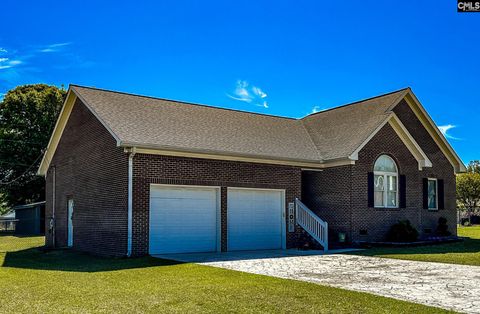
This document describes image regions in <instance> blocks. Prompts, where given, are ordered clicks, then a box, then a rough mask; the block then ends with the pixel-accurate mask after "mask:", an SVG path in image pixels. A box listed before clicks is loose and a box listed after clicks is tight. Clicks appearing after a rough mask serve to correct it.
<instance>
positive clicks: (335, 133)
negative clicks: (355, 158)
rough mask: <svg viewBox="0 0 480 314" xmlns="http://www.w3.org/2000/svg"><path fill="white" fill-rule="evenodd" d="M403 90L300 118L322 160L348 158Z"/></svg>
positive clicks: (379, 123)
mask: <svg viewBox="0 0 480 314" xmlns="http://www.w3.org/2000/svg"><path fill="white" fill-rule="evenodd" d="M405 91H406V89H402V90H399V91H396V92H393V93H389V94H385V95H382V96H378V97H374V98H370V99H366V100H363V101H359V102H355V103H353V104H349V105H345V106H342V107H337V108H333V109H331V110H326V111H322V112H319V113H316V114H312V115H309V116H306V117H305V118H303V122H304V124H305V127H306V129H307V131H308V133H309V134H310V136H311V138H312V140H313V143H315V146H316V147H317V149H318V151H319V153H320V156H322V158H323V159H325V160H329V159H336V158H344V157H347V156H349V155H350V154H351V153H352V152H353V151H355V149H357V148H358V147H359V146H360V145H361V144H362V143H363V142H364V141H365V140H366V139H367V138H368V137H369V136H370V134H372V132H373V131H374V130H375V129H376V128H377V127H378V126H380V125H381V124H382V123H383V122H384V121H385V119H387V118H388V116H389V115H390V111H389V108H390V107H391V106H392V104H393V103H395V102H396V101H398V100H399V97H402V96H403V95H405Z"/></svg>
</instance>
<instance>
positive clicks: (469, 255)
mask: <svg viewBox="0 0 480 314" xmlns="http://www.w3.org/2000/svg"><path fill="white" fill-rule="evenodd" d="M458 235H459V236H461V237H465V241H463V242H458V243H450V244H441V245H428V246H419V247H409V248H373V249H368V250H365V251H361V252H355V253H354V254H356V255H366V256H378V257H387V258H397V259H406V260H414V261H424V262H440V263H450V264H463V265H475V266H480V226H473V227H459V228H458Z"/></svg>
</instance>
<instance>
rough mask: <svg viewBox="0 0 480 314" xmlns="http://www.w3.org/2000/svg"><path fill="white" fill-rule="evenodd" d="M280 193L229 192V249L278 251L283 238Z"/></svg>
mask: <svg viewBox="0 0 480 314" xmlns="http://www.w3.org/2000/svg"><path fill="white" fill-rule="evenodd" d="M283 202H284V200H283V194H282V192H281V191H272V190H254V189H229V190H228V215H227V220H228V237H227V239H228V249H229V250H230V251H233V250H257V249H280V248H282V242H283V241H282V237H283V232H282V228H283V223H282V219H283Z"/></svg>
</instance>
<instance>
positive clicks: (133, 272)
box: [0, 236, 442, 313]
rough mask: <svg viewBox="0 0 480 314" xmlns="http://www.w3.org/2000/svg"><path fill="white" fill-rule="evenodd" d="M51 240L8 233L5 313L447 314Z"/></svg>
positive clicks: (1, 296) (2, 256)
mask: <svg viewBox="0 0 480 314" xmlns="http://www.w3.org/2000/svg"><path fill="white" fill-rule="evenodd" d="M42 244H43V237H27V238H21V237H14V236H0V265H2V267H0V278H1V281H0V282H1V285H0V312H2V313H19V312H20V313H27V312H28V313H32V312H33V313H47V312H69V313H72V312H74V313H79V312H81V313H91V312H103V313H126V312H182V313H183V312H189V313H190V312H215V313H218V312H250V313H254V312H284V313H285V312H309V313H312V312H315V313H340V312H345V313H439V312H442V310H440V309H436V308H431V307H426V306H422V305H417V304H413V303H408V302H403V301H397V300H394V299H389V298H384V297H378V296H374V295H371V294H366V293H358V292H351V291H346V290H341V289H336V288H330V287H324V286H319V285H315V284H310V283H303V282H297V281H292V280H284V279H277V278H270V277H266V276H258V275H252V274H247V273H241V272H235V271H230V270H224V269H219V268H213V267H207V266H199V265H195V264H180V263H175V262H170V261H165V260H159V259H154V258H150V257H145V258H135V259H106V258H96V257H91V256H88V255H84V254H81V253H76V252H72V251H51V252H42V251H40V250H39V249H38V248H36V247H39V246H41V245H42Z"/></svg>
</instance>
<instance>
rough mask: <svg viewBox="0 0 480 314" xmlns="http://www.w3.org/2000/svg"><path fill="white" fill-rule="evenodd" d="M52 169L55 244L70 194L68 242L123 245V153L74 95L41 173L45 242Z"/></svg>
mask: <svg viewBox="0 0 480 314" xmlns="http://www.w3.org/2000/svg"><path fill="white" fill-rule="evenodd" d="M53 167H55V171H56V184H55V186H56V200H55V205H56V206H55V207H56V214H55V215H56V246H57V247H64V246H66V245H67V200H68V199H69V198H73V200H74V204H75V205H74V216H73V226H74V228H73V239H74V242H73V246H74V248H75V249H77V250H81V251H86V252H90V253H94V254H99V255H113V256H123V255H125V254H126V250H127V169H128V159H127V155H126V154H125V153H123V150H122V149H121V148H119V147H117V146H116V142H115V140H114V138H113V137H112V136H111V135H110V133H109V132H108V131H107V130H106V129H105V128H104V127H103V125H102V124H101V123H100V122H99V121H98V120H97V119H96V118H95V117H94V116H93V114H92V113H91V112H90V111H89V110H88V109H87V108H86V107H85V106H84V105H83V104H82V102H81V101H79V100H77V101H76V103H75V105H74V107H73V110H72V113H71V116H70V119H69V121H68V123H67V125H66V128H65V130H64V133H63V136H62V138H61V140H60V143H59V145H58V148H57V151H56V153H55V155H54V157H53V159H52V162H51V164H50V168H49V170H48V173H47V177H46V213H45V214H46V218H47V219H46V243H47V245H49V246H51V245H52V234H51V233H50V232H49V231H48V230H49V228H48V226H49V218H50V217H51V216H52V204H53V200H52V187H53V186H52V181H53Z"/></svg>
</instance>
